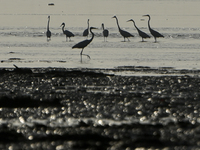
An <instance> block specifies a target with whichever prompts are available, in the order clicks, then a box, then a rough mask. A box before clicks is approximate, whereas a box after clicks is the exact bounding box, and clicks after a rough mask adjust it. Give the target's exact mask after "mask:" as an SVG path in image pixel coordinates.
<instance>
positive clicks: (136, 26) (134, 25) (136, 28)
mask: <svg viewBox="0 0 200 150" xmlns="http://www.w3.org/2000/svg"><path fill="white" fill-rule="evenodd" d="M133 24H134V26H135V28H136V29H137V30H138V28H137V26H136V24H135V21H133Z"/></svg>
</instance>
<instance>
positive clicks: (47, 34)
mask: <svg viewBox="0 0 200 150" xmlns="http://www.w3.org/2000/svg"><path fill="white" fill-rule="evenodd" d="M49 22H50V16H48V23H47V32H46V36H47V41H50V40H51V31H50V30H49Z"/></svg>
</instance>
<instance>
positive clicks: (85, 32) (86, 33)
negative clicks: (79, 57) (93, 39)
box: [83, 19, 90, 37]
mask: <svg viewBox="0 0 200 150" xmlns="http://www.w3.org/2000/svg"><path fill="white" fill-rule="evenodd" d="M89 21H90V20H89V19H88V21H87V24H88V27H87V29H85V30H84V31H83V36H87V37H88V34H89Z"/></svg>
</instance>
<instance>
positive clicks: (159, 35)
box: [143, 15, 164, 42]
mask: <svg viewBox="0 0 200 150" xmlns="http://www.w3.org/2000/svg"><path fill="white" fill-rule="evenodd" d="M143 16H147V17H149V20H148V27H149V31H150V33H151V34H152V35H153V37H154V39H155V42H156V38H158V37H164V36H163V35H162V34H160V33H159V32H157V31H155V30H153V29H151V27H150V19H151V17H150V16H149V15H143Z"/></svg>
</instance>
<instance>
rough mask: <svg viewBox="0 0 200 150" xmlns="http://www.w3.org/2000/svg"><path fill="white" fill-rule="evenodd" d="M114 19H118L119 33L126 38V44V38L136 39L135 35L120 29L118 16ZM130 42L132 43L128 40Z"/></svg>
mask: <svg viewBox="0 0 200 150" xmlns="http://www.w3.org/2000/svg"><path fill="white" fill-rule="evenodd" d="M112 18H115V19H116V22H117V26H118V29H119V32H120V34H121V35H122V36H123V37H124V42H125V38H127V39H128V38H129V37H134V35H132V34H130V33H129V32H127V31H124V30H122V29H121V28H120V26H119V22H118V19H117V17H116V16H114V17H112ZM128 41H130V40H129V39H128Z"/></svg>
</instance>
